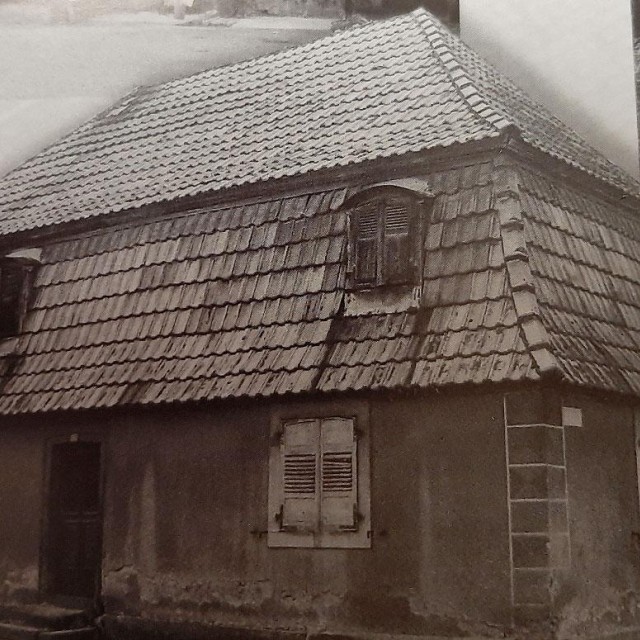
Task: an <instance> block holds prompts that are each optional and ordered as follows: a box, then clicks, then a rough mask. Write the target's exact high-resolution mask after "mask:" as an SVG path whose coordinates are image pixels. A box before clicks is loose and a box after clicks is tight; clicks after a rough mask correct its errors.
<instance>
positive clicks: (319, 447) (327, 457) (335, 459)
mask: <svg viewBox="0 0 640 640" xmlns="http://www.w3.org/2000/svg"><path fill="white" fill-rule="evenodd" d="M280 429H281V430H280V431H279V432H277V433H276V434H275V437H274V445H273V446H274V450H273V451H272V457H271V482H270V508H271V509H272V513H273V514H274V515H273V518H274V520H273V522H274V524H275V526H276V527H277V531H278V532H280V533H282V534H284V535H286V536H289V538H287V539H286V540H287V541H291V540H293V541H294V542H295V538H296V536H298V538H299V539H300V540H302V541H303V542H304V544H302V545H301V546H358V547H365V546H368V538H367V532H366V531H364V532H363V531H362V529H361V525H362V524H363V521H364V519H365V518H364V516H365V515H366V521H367V522H368V464H367V465H365V466H364V467H362V466H361V464H360V459H359V458H360V451H359V445H361V442H360V438H359V434H360V432H359V431H358V430H357V429H356V418H355V417H331V416H330V417H321V418H313V419H297V420H291V419H289V420H285V421H283V422H281V423H280ZM276 447H277V449H276ZM366 462H367V463H368V460H366ZM365 469H366V471H367V476H366V477H367V480H366V483H365V484H366V487H367V489H366V496H367V500H366V508H365V504H364V502H363V499H362V496H361V495H360V492H359V490H360V486H359V485H360V480H362V478H364V477H365V476H364V474H363V472H364V471H365ZM349 535H355V536H359V537H358V540H356V543H357V544H353V545H350V544H348V542H345V536H347V537H348V536H349ZM276 546H280V545H276ZM282 546H296V545H295V544H292V545H288V544H284V545H282Z"/></svg>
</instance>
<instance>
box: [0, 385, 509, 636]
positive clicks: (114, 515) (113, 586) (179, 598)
mask: <svg viewBox="0 0 640 640" xmlns="http://www.w3.org/2000/svg"><path fill="white" fill-rule="evenodd" d="M273 406H274V407H276V406H281V405H276V404H274V405H273ZM501 411H502V403H501V397H500V395H498V394H496V395H487V396H477V397H473V398H469V399H467V400H465V402H464V403H461V402H460V401H459V400H458V399H456V397H455V396H453V395H452V396H447V395H444V396H440V397H438V396H436V397H434V398H431V399H425V398H423V399H417V398H413V399H404V400H396V401H393V402H387V401H386V400H382V399H379V400H374V401H373V402H372V403H371V421H370V429H371V445H372V452H371V469H372V488H371V494H372V519H373V543H372V548H371V549H353V550H349V549H342V550H338V549H286V548H285V549H274V548H268V546H267V538H266V536H265V535H264V533H263V532H264V531H265V530H266V528H267V520H268V518H269V514H268V512H267V493H268V465H267V460H268V452H269V411H268V410H265V407H264V405H259V404H247V405H246V406H244V407H242V408H236V409H235V410H231V409H226V408H224V407H223V405H212V406H210V407H208V408H198V409H186V408H184V409H180V410H164V411H155V412H153V413H145V414H142V413H140V412H129V413H128V414H125V413H121V414H119V415H115V414H112V415H111V417H110V418H109V419H108V420H104V421H97V420H96V419H95V418H93V419H92V420H90V421H88V422H87V429H90V428H91V429H93V430H94V432H98V431H101V432H102V433H103V435H105V436H106V435H109V438H108V439H109V441H108V443H106V445H105V446H106V460H105V463H106V465H105V466H106V477H105V480H106V492H105V514H104V515H105V523H104V553H103V558H104V559H103V596H104V600H105V605H106V611H107V613H111V614H118V613H125V614H129V615H132V616H142V617H144V618H147V619H151V618H159V619H170V620H173V621H180V622H205V623H211V622H215V623H219V624H227V625H234V626H236V625H251V626H255V627H267V628H269V627H275V626H278V627H286V628H290V629H302V628H310V629H315V630H322V629H332V630H336V629H348V628H355V629H358V628H360V629H362V628H367V629H373V630H376V631H394V632H408V633H425V634H447V635H459V634H464V633H467V632H472V633H476V632H483V631H484V630H486V627H485V626H484V624H483V623H485V622H492V623H496V624H500V623H507V622H508V615H509V614H508V607H509V593H508V577H507V576H508V562H509V560H508V534H507V524H506V518H507V516H506V488H505V482H504V477H505V467H504V441H503V437H504V432H503V423H502V417H501ZM82 429H83V427H82V423H81V420H79V419H74V420H72V421H69V422H68V423H66V425H65V423H64V422H61V423H60V424H58V425H56V424H54V425H52V426H48V427H47V429H44V428H42V429H37V428H36V427H34V426H33V425H32V424H29V423H24V424H22V425H21V426H20V428H13V427H9V426H7V427H5V428H3V429H2V430H1V431H0V451H2V452H3V455H4V454H5V452H9V453H8V455H9V457H10V458H11V459H13V463H12V464H8V465H7V464H3V465H0V504H1V505H2V507H3V510H4V511H3V512H4V513H9V512H10V513H11V514H16V517H17V518H18V520H16V519H14V518H12V519H11V520H7V519H5V518H2V519H1V520H2V523H3V524H2V525H0V526H1V527H2V529H1V530H0V532H1V533H2V535H3V539H4V540H8V544H7V545H6V546H5V545H3V546H2V547H1V548H0V581H1V583H2V584H3V585H4V586H3V592H2V593H3V596H4V597H5V598H6V597H7V596H8V595H10V594H9V585H10V583H11V581H12V580H13V581H14V582H15V581H16V577H15V576H19V577H20V580H22V582H23V583H24V584H23V586H27V587H30V588H32V589H34V588H35V586H36V581H37V565H38V549H39V533H40V527H39V521H40V516H41V510H42V503H43V499H42V494H41V492H42V485H43V463H44V458H45V455H44V452H45V440H46V439H49V438H51V437H54V436H60V435H62V436H66V437H67V438H68V437H69V435H70V433H71V432H77V431H80V432H82ZM65 430H66V432H65ZM67 432H68V433H67ZM16 522H18V523H19V524H17V525H16Z"/></svg>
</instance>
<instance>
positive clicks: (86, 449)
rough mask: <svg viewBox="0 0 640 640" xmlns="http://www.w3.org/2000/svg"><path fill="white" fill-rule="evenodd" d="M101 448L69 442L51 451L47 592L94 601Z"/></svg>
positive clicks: (97, 579) (98, 550)
mask: <svg viewBox="0 0 640 640" xmlns="http://www.w3.org/2000/svg"><path fill="white" fill-rule="evenodd" d="M100 457H101V456H100V444H99V443H97V442H65V443H61V444H54V445H53V446H52V449H51V465H50V478H49V482H50V484H49V526H48V541H47V545H46V552H45V553H46V557H45V563H46V575H47V588H46V591H47V592H48V593H49V594H51V595H63V596H74V597H80V598H94V597H95V596H96V595H97V594H98V591H99V585H100V569H101V557H102V509H101V482H100V479H101V471H100Z"/></svg>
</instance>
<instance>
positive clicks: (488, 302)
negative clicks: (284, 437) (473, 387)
mask: <svg viewBox="0 0 640 640" xmlns="http://www.w3.org/2000/svg"><path fill="white" fill-rule="evenodd" d="M491 175H492V168H491V165H480V166H472V167H468V168H465V169H460V170H450V171H443V172H441V173H435V174H431V175H430V176H428V180H429V184H431V185H432V189H433V191H434V194H435V201H434V205H433V209H432V213H431V216H432V222H431V225H430V227H429V231H428V233H427V234H426V237H425V250H426V258H425V270H424V293H423V302H424V307H423V308H422V309H420V310H418V311H404V312H398V313H379V314H373V315H363V316H354V317H346V316H345V315H344V314H343V313H342V311H341V309H342V304H343V301H344V296H345V269H346V260H345V250H346V234H345V225H346V220H347V213H346V211H345V209H344V208H340V205H341V203H342V202H343V200H344V199H345V197H347V196H349V195H350V194H351V193H352V192H354V189H344V188H342V189H337V190H333V191H325V192H322V193H310V194H308V195H305V196H297V197H291V198H284V199H279V200H273V201H268V202H262V203H259V204H254V205H246V206H237V207H231V208H226V209H218V210H213V209H212V210H200V211H195V212H187V213H185V214H183V215H179V216H177V217H175V218H172V219H168V220H165V221H159V222H147V223H139V224H138V225H137V226H134V227H129V228H126V229H121V230H114V229H111V230H109V229H105V230H103V231H102V232H99V233H97V234H94V235H91V236H87V237H84V238H81V239H68V240H59V241H57V242H56V243H55V244H50V245H49V246H47V247H45V249H44V254H43V260H44V264H43V266H42V267H41V269H40V271H39V274H38V278H37V282H36V296H35V301H34V304H33V307H32V309H31V311H30V313H29V314H28V316H27V320H26V326H25V327H24V332H23V335H22V337H21V338H20V339H19V342H18V346H17V349H16V351H17V354H19V357H18V359H17V361H16V362H17V364H16V365H15V369H14V370H13V373H12V375H11V376H10V377H8V378H7V379H6V381H5V384H4V387H3V389H2V395H1V396H0V412H4V413H13V412H37V411H46V410H56V409H69V408H88V407H101V406H114V405H121V404H128V403H143V404H146V403H150V404H153V403H160V402H175V401H187V400H198V399H205V398H207V399H210V398H226V397H237V396H260V395H274V394H281V393H296V392H305V391H336V390H348V389H364V388H368V389H372V388H389V389H393V388H399V387H407V386H414V387H433V386H442V385H449V384H453V383H482V382H486V381H494V382H500V381H503V380H522V379H537V378H538V376H539V374H538V370H539V366H538V364H537V363H536V361H535V358H534V357H533V356H532V354H531V352H530V350H529V349H528V348H527V345H526V343H525V341H524V339H523V333H522V330H521V328H520V327H519V326H518V317H517V313H516V308H515V305H514V299H513V294H512V290H511V287H510V285H509V281H508V274H507V270H506V266H505V259H504V254H503V241H502V238H501V228H500V220H499V212H498V210H497V209H496V208H495V206H494V205H495V196H494V188H493V185H492V182H491Z"/></svg>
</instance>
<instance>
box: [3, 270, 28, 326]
mask: <svg viewBox="0 0 640 640" xmlns="http://www.w3.org/2000/svg"><path fill="white" fill-rule="evenodd" d="M25 278H26V271H25V269H24V268H23V267H21V266H19V265H10V264H6V263H3V264H0V338H6V337H9V336H14V335H16V334H17V333H18V331H19V330H20V317H21V314H22V310H23V291H24V286H25Z"/></svg>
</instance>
